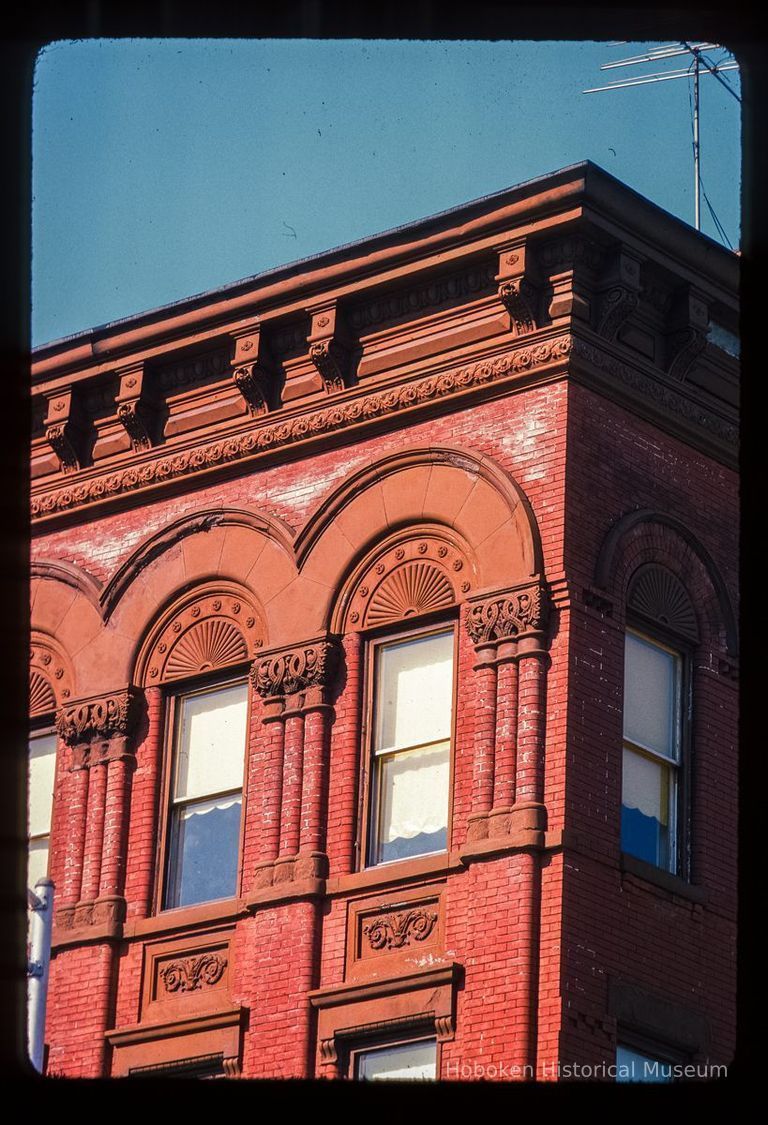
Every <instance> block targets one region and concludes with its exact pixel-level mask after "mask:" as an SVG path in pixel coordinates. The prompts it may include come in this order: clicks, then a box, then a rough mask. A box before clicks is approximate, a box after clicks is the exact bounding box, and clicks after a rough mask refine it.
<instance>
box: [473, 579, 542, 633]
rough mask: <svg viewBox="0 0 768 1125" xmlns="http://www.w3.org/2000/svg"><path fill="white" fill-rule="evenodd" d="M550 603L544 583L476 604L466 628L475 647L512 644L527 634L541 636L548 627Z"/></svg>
mask: <svg viewBox="0 0 768 1125" xmlns="http://www.w3.org/2000/svg"><path fill="white" fill-rule="evenodd" d="M547 608H548V601H547V597H546V594H545V592H544V590H543V588H542V584H541V582H540V581H538V580H536V581H534V582H532V583H531V584H530V585H526V586H519V587H517V588H516V589H514V590H506V591H504V592H503V593H500V594H491V595H490V596H489V597H485V598H483V599H482V600H481V601H480V600H478V601H473V602H472V603H471V604H470V606H469V609H468V611H467V617H466V626H467V632H468V633H469V635H470V637H471V639H472V641H473V643H474V644H475V645H488V644H495V643H497V642H498V641H506V640H512V639H514V638H515V637H518V636H521V635H522V634H525V633H536V632H541V631H542V630H543V629H544V627H545V625H546V618H547Z"/></svg>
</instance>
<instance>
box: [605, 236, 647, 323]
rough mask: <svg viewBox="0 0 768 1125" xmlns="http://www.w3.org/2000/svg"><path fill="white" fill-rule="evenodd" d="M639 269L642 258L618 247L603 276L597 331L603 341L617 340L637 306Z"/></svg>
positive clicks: (622, 247) (638, 300) (638, 302)
mask: <svg viewBox="0 0 768 1125" xmlns="http://www.w3.org/2000/svg"><path fill="white" fill-rule="evenodd" d="M640 266H641V259H640V258H638V257H636V256H635V255H634V254H630V253H629V252H628V250H627V249H626V247H624V246H621V247H619V249H618V250H617V252H616V253H615V255H614V257H613V260H612V261H611V264H610V266H609V267H608V270H607V271H606V274H605V275H604V277H603V285H602V292H601V295H600V298H599V301H598V306H597V331H598V333H599V334H600V335H601V336H603V337H604V338H605V339H606V340H615V339H616V337H617V336H618V334H619V331H620V330H621V328H622V327H623V326H624V324H625V323H626V322H627V320H629V318H630V316H632V314H633V313H634V312H635V310H636V309H637V307H638V305H639V304H640Z"/></svg>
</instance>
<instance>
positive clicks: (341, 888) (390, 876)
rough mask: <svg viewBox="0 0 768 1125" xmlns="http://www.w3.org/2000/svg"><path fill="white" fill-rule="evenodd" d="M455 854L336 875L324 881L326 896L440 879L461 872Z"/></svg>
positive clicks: (385, 864)
mask: <svg viewBox="0 0 768 1125" xmlns="http://www.w3.org/2000/svg"><path fill="white" fill-rule="evenodd" d="M464 867H465V865H464V863H462V861H461V859H460V858H459V856H458V854H457V853H456V852H451V853H450V854H449V853H448V852H438V853H437V854H436V855H426V856H420V857H419V858H418V859H401V860H398V861H397V862H395V863H382V864H380V865H379V866H378V867H367V868H366V869H365V871H353V872H352V873H351V874H350V875H338V876H336V878H334V879H328V880H327V881H326V886H325V892H326V894H327V895H329V896H330V895H342V894H346V893H348V892H349V891H365V890H369V889H377V888H379V887H386V886H398V885H400V884H401V883H410V882H416V881H417V880H422V879H432V878H440V877H441V876H444V875H448V874H449V873H450V872H451V871H459V870H462V871H463V870H464Z"/></svg>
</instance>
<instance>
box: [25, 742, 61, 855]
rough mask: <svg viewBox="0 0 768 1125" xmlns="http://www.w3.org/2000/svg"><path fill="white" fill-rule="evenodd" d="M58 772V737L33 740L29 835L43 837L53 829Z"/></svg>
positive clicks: (30, 753)
mask: <svg viewBox="0 0 768 1125" xmlns="http://www.w3.org/2000/svg"><path fill="white" fill-rule="evenodd" d="M55 770H56V735H55V734H47V735H44V736H43V737H42V738H33V739H31V740H30V743H29V834H30V836H43V835H45V834H46V833H47V832H49V831H50V828H51V809H52V808H53V781H54V775H55Z"/></svg>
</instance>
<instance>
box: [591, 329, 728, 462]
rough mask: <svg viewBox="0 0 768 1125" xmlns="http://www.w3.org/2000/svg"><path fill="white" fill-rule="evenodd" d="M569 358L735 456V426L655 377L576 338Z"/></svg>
mask: <svg viewBox="0 0 768 1125" xmlns="http://www.w3.org/2000/svg"><path fill="white" fill-rule="evenodd" d="M571 356H572V358H576V359H580V360H583V361H585V362H586V363H589V364H590V365H591V366H592V367H594V368H596V369H597V370H598V371H600V372H604V373H605V374H606V375H608V376H610V377H611V379H612V380H615V381H616V382H617V383H620V384H621V385H622V386H623V387H624V388H626V390H627V391H628V392H630V393H632V396H633V398H635V399H636V401H642V400H646V401H648V402H649V403H654V404H656V405H657V406H658V407H660V408H661V410H662V411H663V412H664V413H666V414H669V415H672V416H673V417H675V416H676V417H677V418H679V419H681V420H682V421H683V422H687V423H689V424H692V425H694V426H696V427H697V428H699V429H700V430H703V431H705V433H707V434H709V435H711V437H713V438H715V439H717V440H718V441H719V442H721V443H722V444H724V445H726V446H728V447H730V450H731V451H732V452H733V453H735V452H736V448H737V445H738V438H739V431H738V427H737V426H736V425H735V424H734V423H732V422H729V421H727V420H726V419H725V418H723V417H721V416H720V415H718V414H715V413H714V412H713V411H711V410H709V409H707V407H705V406H702V405H700V404H699V403H698V402H696V401H694V400H693V399H692V398H690V397H688V396H687V395H685V394H682V393H680V392H679V391H678V390H677V389H675V388H673V387H670V386H667V385H666V384H665V383H664V382H662V381H661V379H660V378H659V377H658V376H653V375H646V374H645V373H644V372H643V371H641V370H639V368H637V367H630V366H629V364H626V363H622V362H621V360H618V359H616V358H615V357H614V356H613V355H611V354H610V353H609V352H606V351H603V350H602V349H601V348H597V347H594V346H593V345H592V344H589V343H587V342H586V341H585V340H581V339H580V338H579V337H578V336H575V337H574V338H573V347H572V349H571Z"/></svg>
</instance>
